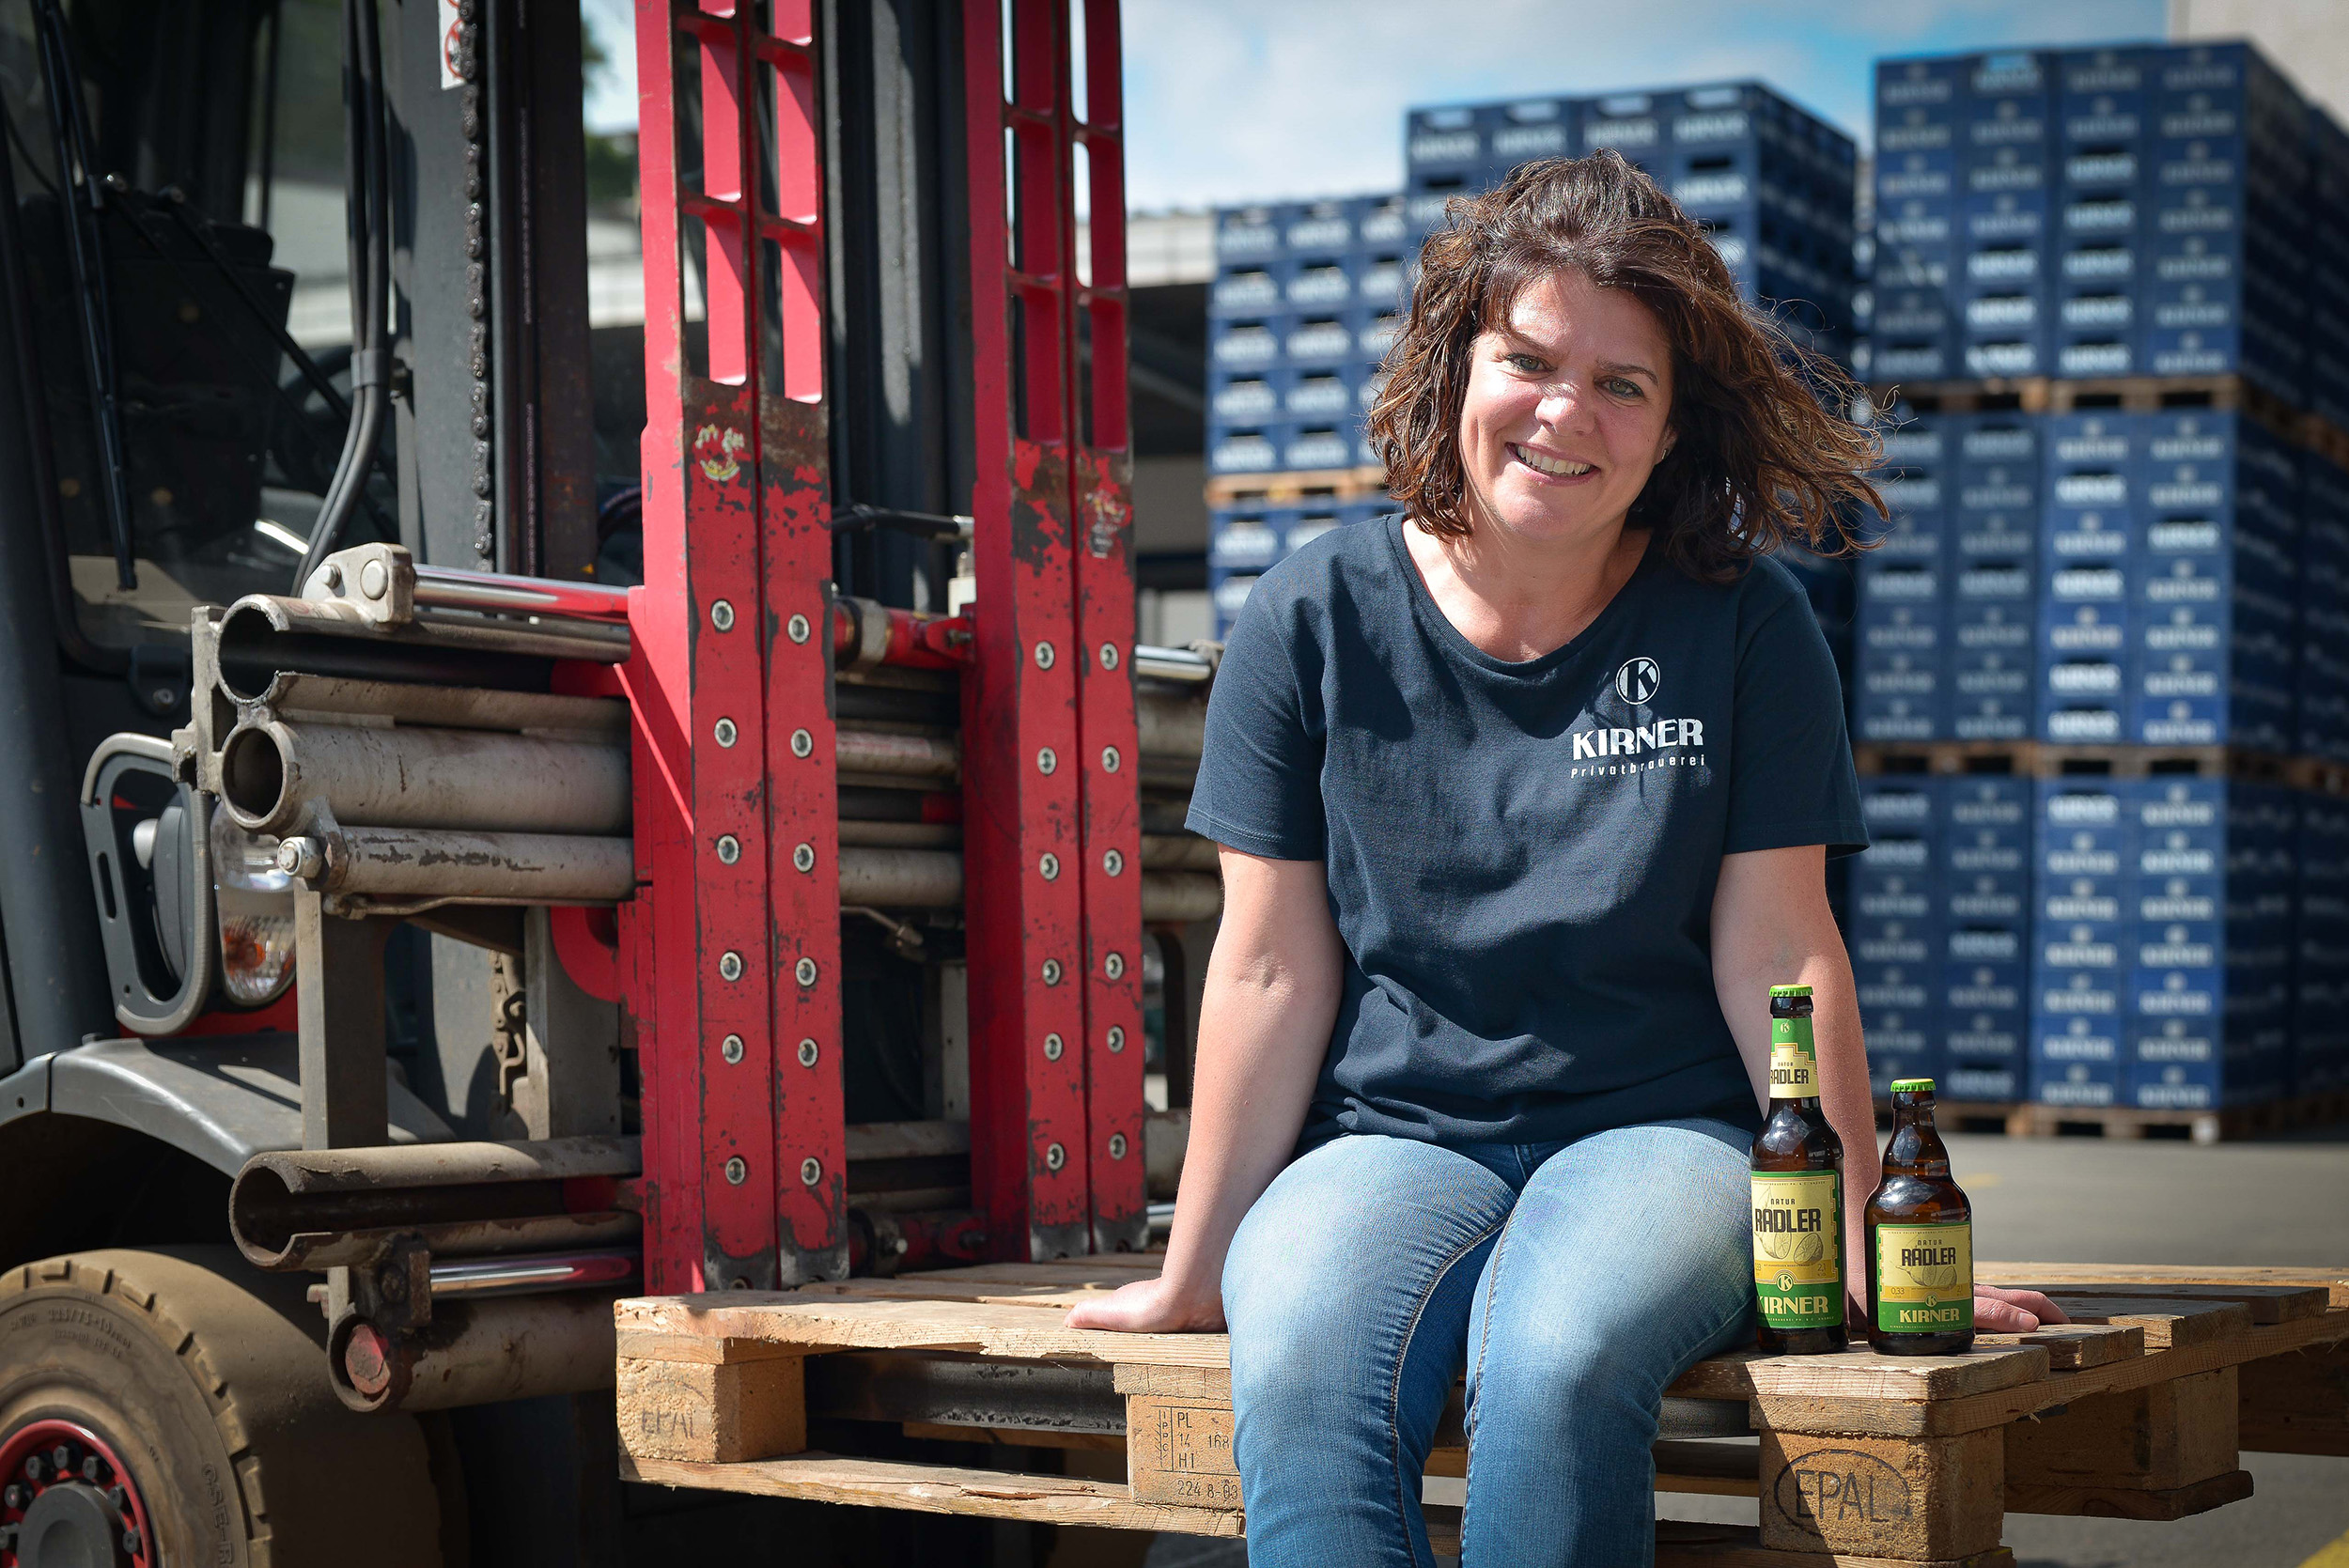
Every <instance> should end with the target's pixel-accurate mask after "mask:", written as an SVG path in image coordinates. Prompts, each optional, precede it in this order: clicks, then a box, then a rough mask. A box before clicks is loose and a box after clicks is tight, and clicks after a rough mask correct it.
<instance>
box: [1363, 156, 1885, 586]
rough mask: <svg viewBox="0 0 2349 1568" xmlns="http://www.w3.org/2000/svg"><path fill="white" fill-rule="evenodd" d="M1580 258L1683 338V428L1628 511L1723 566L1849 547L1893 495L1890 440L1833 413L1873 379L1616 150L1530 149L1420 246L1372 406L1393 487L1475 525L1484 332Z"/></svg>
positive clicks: (1691, 561) (1581, 266)
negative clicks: (1469, 399) (1758, 298)
mask: <svg viewBox="0 0 2349 1568" xmlns="http://www.w3.org/2000/svg"><path fill="white" fill-rule="evenodd" d="M1566 268H1571V269H1573V270H1574V271H1576V272H1580V273H1582V274H1583V275H1584V276H1585V277H1587V278H1589V279H1590V280H1591V281H1592V282H1593V283H1595V284H1596V285H1597V286H1598V287H1601V288H1620V289H1622V290H1624V291H1625V292H1626V293H1628V294H1630V295H1631V296H1632V297H1633V298H1635V299H1637V300H1639V301H1640V302H1641V303H1642V304H1644V305H1646V306H1647V307H1648V308H1649V309H1650V310H1651V311H1653V312H1655V314H1656V318H1657V321H1658V322H1660V323H1661V324H1662V326H1663V329H1664V336H1665V339H1666V341H1668V342H1669V343H1670V344H1671V345H1672V428H1673V429H1674V430H1675V431H1676V432H1677V433H1678V440H1677V442H1675V443H1674V444H1673V446H1672V451H1671V455H1670V456H1669V457H1668V458H1665V459H1664V460H1663V461H1661V462H1659V463H1657V466H1656V471H1655V473H1654V474H1652V475H1650V476H1649V479H1648V482H1647V486H1646V488H1645V489H1642V490H1641V492H1640V497H1639V499H1638V500H1637V501H1635V502H1633V503H1632V505H1631V511H1630V514H1629V516H1628V518H1627V520H1626V526H1628V527H1633V528H1649V529H1653V530H1655V531H1656V533H1657V536H1658V542H1659V544H1660V545H1661V546H1662V549H1663V552H1664V556H1665V559H1667V560H1669V561H1671V562H1672V564H1673V565H1674V566H1676V567H1680V568H1681V569H1682V570H1683V571H1686V572H1688V574H1689V575H1691V576H1694V577H1698V578H1702V579H1705V580H1709V581H1721V580H1724V579H1727V578H1730V577H1733V576H1735V575H1736V573H1737V572H1738V571H1740V570H1742V569H1743V567H1745V565H1746V564H1747V563H1748V562H1749V561H1750V560H1751V559H1752V558H1753V557H1754V556H1756V555H1760V554H1764V553H1766V552H1768V551H1772V550H1775V549H1777V548H1779V547H1780V546H1781V545H1784V544H1790V543H1795V542H1797V541H1799V542H1801V543H1803V544H1805V545H1807V546H1809V547H1810V548H1812V549H1813V550H1816V551H1821V552H1822V553H1829V554H1836V553H1845V552H1848V551H1849V550H1850V549H1851V548H1852V546H1851V543H1850V540H1849V536H1848V531H1847V528H1846V525H1845V522H1844V520H1845V519H1848V518H1849V517H1851V516H1852V515H1853V514H1854V512H1855V511H1856V508H1857V507H1859V506H1860V505H1866V506H1869V507H1872V508H1874V509H1875V511H1877V512H1878V513H1882V512H1883V510H1884V503H1883V499H1882V498H1881V497H1880V496H1879V495H1878V494H1877V493H1876V490H1875V487H1874V486H1873V485H1871V484H1870V483H1869V482H1868V480H1867V479H1866V478H1865V477H1864V475H1865V474H1866V471H1867V470H1868V469H1870V468H1871V467H1873V466H1874V465H1875V462H1876V460H1877V456H1878V452H1879V444H1880V443H1879V442H1877V440H1876V438H1875V436H1874V435H1873V434H1872V433H1871V432H1870V431H1869V430H1868V429H1866V428H1865V427H1862V426H1860V425H1858V424H1855V423H1854V422H1852V421H1851V420H1849V419H1846V418H1844V417H1843V416H1842V415H1840V414H1839V413H1837V412H1835V411H1834V410H1836V409H1839V408H1843V409H1848V408H1851V407H1852V406H1853V404H1854V400H1855V398H1856V397H1857V396H1858V394H1859V388H1858V387H1857V385H1855V384H1854V382H1853V381H1852V380H1851V378H1850V377H1849V376H1847V375H1846V374H1844V372H1843V370H1842V369H1840V368H1839V367H1837V366H1836V365H1834V364H1833V363H1831V362H1830V361H1828V360H1827V359H1825V358H1823V357H1822V356H1820V355H1818V354H1816V353H1813V352H1812V351H1810V350H1809V349H1804V348H1802V347H1801V346H1799V345H1797V344H1796V343H1795V342H1794V341H1793V340H1792V339H1790V338H1789V337H1788V336H1787V335H1786V334H1785V332H1784V331H1783V330H1782V329H1781V327H1779V326H1778V324H1777V323H1775V322H1773V321H1771V320H1770V319H1768V318H1766V317H1764V316H1763V315H1761V314H1760V313H1759V312H1757V311H1756V310H1755V309H1754V308H1753V307H1752V306H1750V305H1749V304H1747V303H1745V301H1744V300H1742V299H1740V298H1739V297H1738V293H1737V285H1736V281H1735V279H1734V278H1732V277H1731V275H1730V272H1729V268H1728V266H1727V265H1726V264H1725V263H1724V262H1723V261H1722V260H1721V257H1720V253H1719V252H1718V251H1716V250H1715V249H1714V248H1713V245H1712V242H1711V241H1708V240H1707V239H1706V238H1705V237H1704V230H1703V228H1702V227H1700V226H1699V225H1697V223H1696V222H1695V221H1694V220H1693V219H1691V218H1690V217H1689V216H1688V214H1687V213H1686V212H1684V211H1682V210H1680V206H1679V204H1678V203H1677V202H1675V201H1673V200H1672V197H1670V196H1668V195H1666V194H1664V193H1663V191H1662V190H1660V189H1659V188H1658V187H1657V184H1656V182H1655V181H1654V180H1653V179H1649V178H1648V177H1647V176H1646V175H1644V174H1642V173H1641V172H1640V171H1639V170H1638V169H1636V168H1634V167H1632V166H1631V165H1630V164H1629V163H1626V162H1625V161H1624V159H1623V156H1622V154H1620V153H1617V152H1614V151H1611V150H1610V151H1605V152H1599V153H1596V154H1594V155H1593V156H1591V157H1588V158H1560V159H1548V160H1545V161H1543V162H1540V163H1528V164H1525V165H1524V166H1522V167H1520V168H1519V169H1517V172H1516V173H1514V174H1512V175H1511V176H1510V177H1509V178H1508V179H1507V180H1505V181H1504V182H1503V183H1501V185H1500V186H1498V187H1496V188H1495V189H1493V190H1491V191H1489V192H1486V194H1482V195H1475V196H1455V197H1454V198H1453V200H1452V202H1451V203H1450V205H1449V206H1448V208H1447V209H1446V223H1445V226H1444V227H1443V228H1441V229H1439V230H1438V231H1437V232H1436V233H1435V234H1433V235H1431V236H1429V237H1428V240H1427V243H1426V245H1425V247H1424V248H1423V250H1422V251H1421V253H1420V266H1419V279H1418V283H1417V286H1416V287H1415V288H1414V290H1413V292H1412V296H1411V312H1410V317H1409V319H1408V321H1407V322H1406V323H1405V324H1404V328H1403V331H1402V333H1401V334H1399V335H1398V336H1397V337H1396V339H1395V344H1394V347H1393V349H1392V350H1391V351H1390V352H1389V353H1388V355H1387V362H1386V378H1387V379H1386V384H1385V386H1384V387H1383V388H1382V389H1381V390H1380V392H1379V395H1378V399H1377V402H1376V403H1375V404H1373V405H1372V407H1371V411H1370V414H1369V419H1368V428H1369V435H1370V442H1371V444H1372V446H1373V447H1375V448H1376V449H1377V453H1378V455H1379V457H1380V458H1383V459H1384V460H1385V462H1386V465H1387V489H1388V492H1389V493H1390V494H1392V496H1393V497H1394V499H1395V500H1396V501H1397V502H1399V503H1401V504H1402V505H1403V506H1404V507H1405V508H1406V509H1407V510H1408V512H1409V513H1410V515H1411V516H1412V517H1413V518H1414V519H1415V520H1417V521H1418V522H1419V524H1420V526H1421V527H1423V528H1425V529H1427V530H1428V531H1429V532H1430V533H1434V534H1439V535H1449V536H1453V537H1455V538H1456V537H1463V536H1466V535H1467V534H1468V532H1469V520H1468V517H1467V516H1466V513H1465V510H1464V508H1465V506H1466V505H1467V502H1468V495H1467V473H1466V469H1465V465H1464V464H1463V463H1462V461H1461V457H1460V407H1461V400H1462V398H1463V396H1465V395H1466V393H1467V390H1468V380H1469V366H1470V358H1471V353H1472V347H1473V345H1474V343H1475V341H1476V338H1477V336H1478V334H1481V333H1484V332H1486V330H1488V329H1491V328H1495V327H1499V326H1501V325H1502V324H1503V323H1504V322H1505V321H1506V319H1507V318H1508V312H1509V309H1510V307H1511V306H1512V305H1513V304H1515V303H1516V302H1517V295H1518V294H1519V293H1520V292H1521V291H1522V290H1523V289H1524V288H1525V287H1526V286H1527V285H1529V284H1531V283H1533V282H1535V281H1536V280H1538V279H1540V278H1543V277H1546V276H1548V275H1549V274H1550V273H1553V272H1558V271H1560V270H1562V269H1566Z"/></svg>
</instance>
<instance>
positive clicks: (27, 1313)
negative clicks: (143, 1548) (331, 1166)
mask: <svg viewBox="0 0 2349 1568" xmlns="http://www.w3.org/2000/svg"><path fill="white" fill-rule="evenodd" d="M307 1279H308V1277H307V1276H295V1277H291V1278H287V1277H275V1276H268V1275H262V1274H257V1273H256V1272H255V1271H253V1270H252V1269H251V1268H250V1267H248V1266H247V1265H245V1264H244V1263H243V1261H242V1260H241V1258H239V1257H238V1256H237V1254H236V1252H235V1250H233V1249H230V1248H226V1247H179V1248H161V1249H155V1250H127V1249H125V1250H103V1251H88V1252H73V1253H69V1254H67V1255H65V1256H63V1257H56V1258H49V1259H45V1260H43V1261H42V1262H40V1263H35V1264H25V1265H20V1266H18V1267H16V1268H12V1269H10V1270H8V1272H7V1274H6V1275H0V1440H4V1439H5V1436H6V1435H7V1434H8V1433H9V1432H12V1431H14V1430H16V1429H17V1428H18V1427H20V1426H22V1425H23V1424H24V1423H25V1422H26V1421H32V1420H36V1419H39V1418H41V1417H57V1418H62V1419H65V1420H68V1421H79V1422H80V1423H81V1424H83V1425H84V1426H86V1427H88V1428H89V1429H90V1430H91V1431H93V1432H95V1433H96V1434H97V1435H98V1436H101V1437H102V1438H104V1439H105V1440H106V1442H107V1443H108V1444H110V1445H111V1446H112V1447H113V1448H114V1450H115V1452H117V1454H119V1455H121V1456H122V1458H123V1461H124V1463H125V1464H127V1465H128V1466H129V1467H130V1468H131V1471H132V1480H133V1481H134V1482H135V1483H136V1484H137V1487H138V1491H139V1495H140V1497H141V1498H142V1499H143V1500H144V1502H145V1504H146V1507H147V1511H148V1526H149V1529H151V1530H152V1532H153V1533H154V1536H155V1545H157V1546H158V1547H159V1548H160V1553H159V1554H158V1555H159V1556H160V1559H161V1560H162V1561H163V1562H167V1563H202V1564H206V1565H207V1568H393V1565H395V1564H397V1565H399V1568H416V1565H424V1568H436V1565H438V1564H440V1563H441V1562H442V1561H443V1554H442V1550H441V1537H442V1528H441V1508H440V1503H439V1499H438V1497H437V1494H436V1493H435V1490H434V1487H433V1483H432V1473H431V1470H432V1461H431V1455H430V1453H429V1452H428V1445H427V1443H426V1441H425V1436H424V1435H423V1433H422V1432H420V1431H419V1429H418V1426H417V1423H416V1421H415V1420H414V1419H413V1418H412V1417H408V1416H401V1415H388V1416H387V1415H360V1414H358V1413H357V1412H355V1411H351V1410H349V1409H346V1408H345V1407H344V1406H343V1405H342V1404H341V1402H340V1401H338V1400H337V1399H336V1398H335V1397H334V1390H333V1389H331V1388H330V1387H329V1386H328V1383H327V1377H326V1358H325V1350H324V1348H323V1342H324V1339H325V1324H324V1321H323V1317H322V1314H321V1313H320V1312H319V1309H318V1308H316V1307H314V1306H311V1305H309V1304H308V1303H307V1302H305V1301H303V1298H302V1292H303V1285H304V1284H305V1283H306V1282H307ZM314 1326H315V1327H314Z"/></svg>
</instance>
